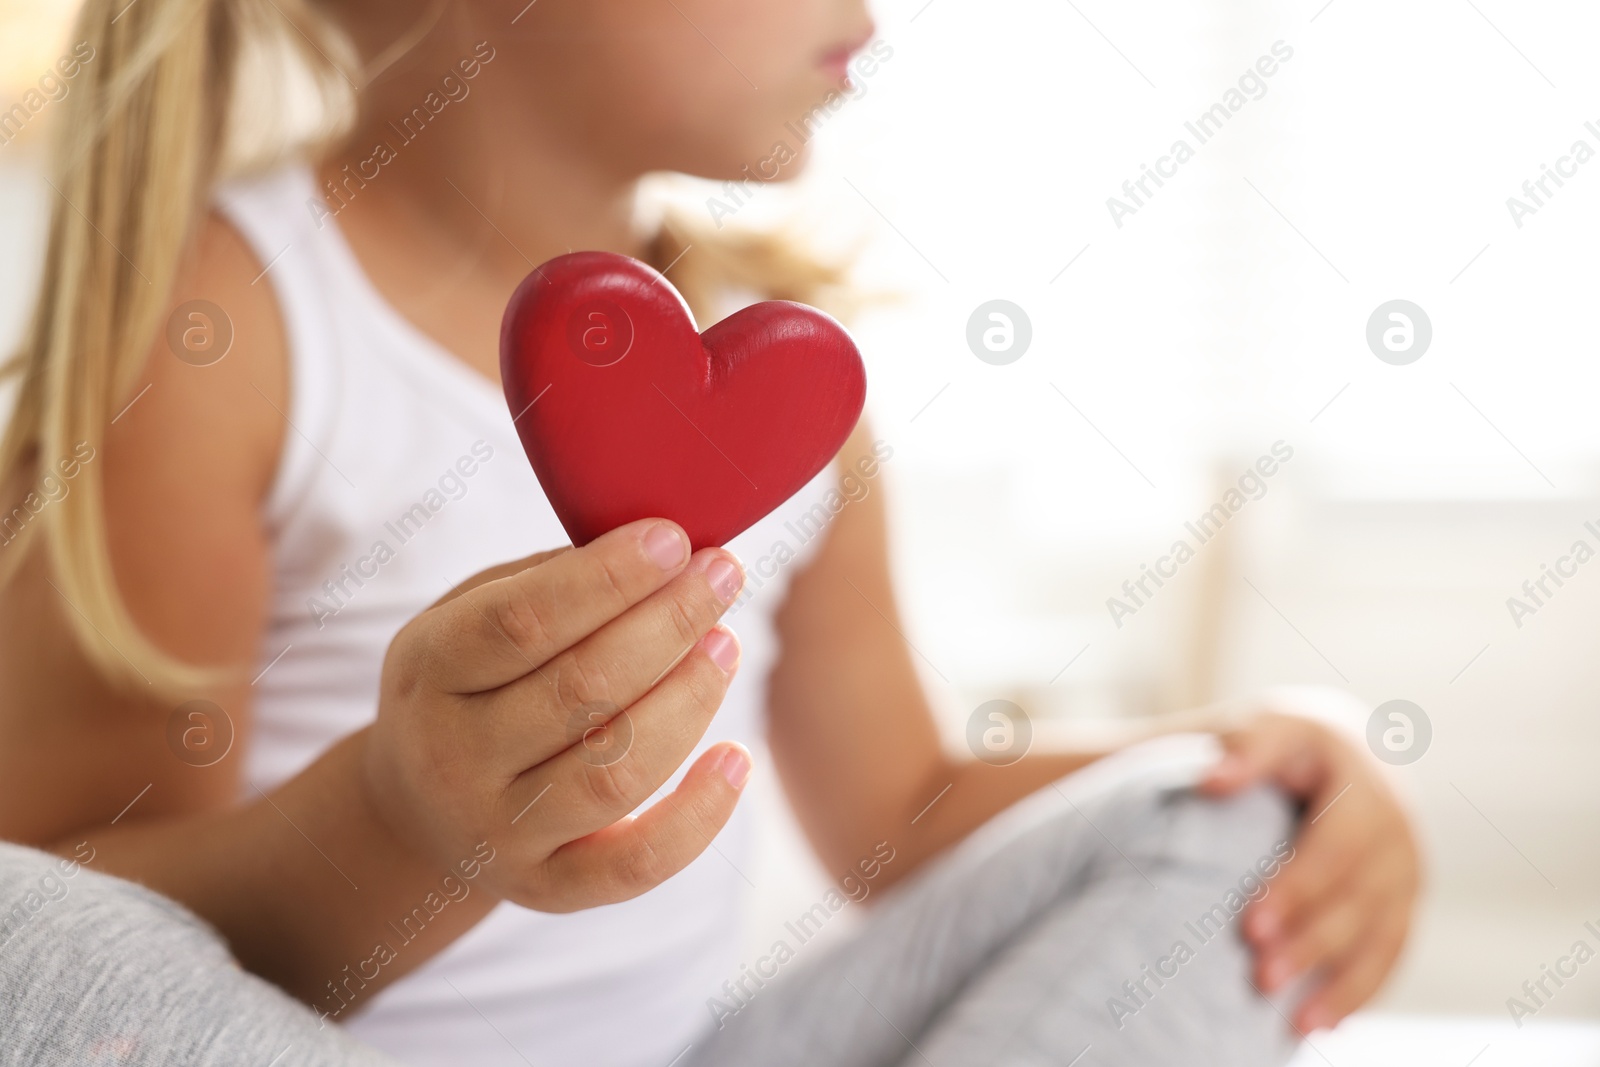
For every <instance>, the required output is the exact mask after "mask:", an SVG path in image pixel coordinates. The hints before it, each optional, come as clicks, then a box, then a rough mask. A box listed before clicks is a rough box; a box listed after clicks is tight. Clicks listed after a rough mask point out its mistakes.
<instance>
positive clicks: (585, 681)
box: [472, 549, 743, 775]
mask: <svg viewBox="0 0 1600 1067" xmlns="http://www.w3.org/2000/svg"><path fill="white" fill-rule="evenodd" d="M742 584H743V577H742V575H741V574H740V571H739V565H738V562H737V561H736V560H735V559H734V557H733V556H732V555H731V554H729V553H727V552H723V551H721V550H720V549H705V550H703V551H701V552H700V553H698V554H697V555H696V556H695V558H694V560H693V561H692V562H691V563H690V564H689V566H688V568H686V569H685V570H684V571H683V572H682V573H680V574H679V575H678V576H677V577H676V578H674V579H672V581H670V582H668V583H667V585H666V586H664V587H663V588H661V589H658V590H656V592H654V593H652V594H651V595H650V596H648V597H646V598H645V599H644V600H642V601H640V602H639V603H637V604H635V605H634V606H633V607H631V608H629V609H628V610H627V611H625V612H623V613H622V614H621V615H619V616H618V617H617V618H615V619H613V620H611V621H610V622H608V623H606V624H605V625H604V626H602V627H600V628H599V629H598V630H596V631H595V632H594V633H592V634H590V635H589V636H588V637H585V638H584V639H583V640H581V641H579V642H578V643H577V644H576V645H574V646H573V647H571V648H569V649H567V650H566V651H565V652H562V653H561V654H560V655H558V656H556V657H555V658H554V659H552V660H550V662H548V663H546V664H545V665H544V666H543V667H542V668H541V669H540V671H539V673H538V674H537V675H528V676H526V677H524V678H520V679H518V680H517V681H515V682H513V683H512V684H510V685H507V686H502V687H501V688H499V689H497V690H495V691H494V692H491V693H486V694H484V695H483V696H481V697H479V698H478V700H477V702H476V707H475V708H474V709H473V711H472V716H473V718H474V720H475V721H476V722H477V723H479V724H480V726H481V728H482V734H481V741H480V743H481V744H482V745H483V747H484V757H485V758H486V759H490V760H492V761H494V763H495V764H496V765H497V766H499V767H502V768H504V769H506V770H507V772H508V773H509V774H513V775H514V774H520V773H521V772H522V771H524V770H527V769H528V768H529V767H532V766H535V765H537V764H539V763H542V762H543V761H545V760H547V759H549V758H551V757H552V756H554V755H555V754H556V753H558V752H560V751H561V750H562V749H564V748H566V747H567V746H568V745H571V744H573V743H574V741H576V740H577V739H578V737H579V736H581V734H582V732H583V731H585V730H588V729H592V728H595V727H599V726H603V725H604V724H605V722H606V721H607V720H609V719H610V718H611V717H612V716H613V715H615V714H616V712H617V710H618V709H620V708H627V707H631V706H632V705H633V704H634V702H635V701H637V700H639V699H641V698H642V697H643V696H644V695H645V694H646V693H647V692H649V691H650V688H651V687H652V686H654V685H655V684H656V683H657V682H658V681H660V680H661V678H662V677H663V676H664V675H666V674H667V672H668V671H669V670H671V669H672V667H673V666H674V665H675V664H676V663H677V662H678V661H679V660H681V659H682V658H683V657H684V655H685V654H686V653H687V652H688V651H689V650H690V649H691V648H693V647H694V646H695V644H696V643H698V642H699V641H700V640H701V639H702V638H704V637H705V636H706V634H708V633H710V632H711V629H712V627H713V626H715V625H716V623H717V620H718V619H719V618H721V617H722V614H723V613H724V612H725V611H727V610H728V607H729V605H731V604H732V603H733V600H734V597H736V596H737V595H738V593H739V589H740V587H741V586H742ZM574 731H576V733H575V732H574Z"/></svg>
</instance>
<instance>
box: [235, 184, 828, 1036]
mask: <svg viewBox="0 0 1600 1067" xmlns="http://www.w3.org/2000/svg"><path fill="white" fill-rule="evenodd" d="M320 202H321V201H320V200H319V199H318V194H317V188H316V185H315V181H314V178H313V176H312V172H311V171H310V170H309V169H308V168H306V167H304V166H292V167H287V168H284V169H281V170H278V171H275V172H272V173H270V174H267V175H265V176H263V177H259V178H254V179H251V180H248V181H240V182H235V183H231V184H229V185H227V186H225V187H224V188H223V189H222V190H221V191H220V192H219V194H218V205H219V208H220V209H221V210H222V212H223V213H224V215H225V216H226V217H227V218H228V219H229V220H230V221H231V222H232V223H233V224H234V225H235V226H236V227H237V228H238V229H239V230H240V232H241V233H242V234H243V235H244V236H245V238H246V239H247V240H248V241H249V243H250V244H251V246H252V248H253V249H254V251H255V253H256V255H257V256H258V257H260V261H261V262H262V263H263V264H270V267H269V269H268V270H267V272H266V278H267V280H269V281H270V282H271V283H272V286H273V289H274V292H275V293H276V296H277V300H278V304H279V306H280V308H281V311H282V314H283V317H284V325H285V328H286V337H287V342H288V349H289V367H290V389H289V396H290V400H289V404H288V409H287V410H286V412H285V414H286V416H287V418H288V421H289V423H290V424H291V428H289V429H288V431H287V432H286V434H285V437H284V447H283V455H282V457H281V459H280V461H279V465H278V470H277V475H276V480H275V482H274V484H273V486H272V489H271V492H270V495H269V497H268V500H267V502H266V521H267V524H268V526H269V529H270V531H271V535H272V557H273V562H272V567H273V596H272V603H271V608H270V618H269V620H268V622H267V626H266V630H265V634H264V637H263V643H262V646H261V650H260V656H259V660H258V665H257V667H256V670H258V671H260V672H262V673H261V676H260V677H259V678H258V679H257V681H256V682H255V684H254V690H253V691H254V695H255V705H254V728H253V730H252V734H251V738H250V743H249V747H248V751H247V752H246V763H245V766H246V777H247V779H248V785H247V786H246V789H245V793H246V795H247V796H253V793H252V792H251V790H250V787H251V786H253V787H256V788H260V789H263V790H265V789H270V788H272V787H274V786H276V785H278V784H280V783H281V782H283V781H284V780H285V779H287V778H290V777H292V776H293V775H295V774H296V773H298V772H299V771H300V770H301V769H302V768H304V767H305V766H306V765H307V764H309V763H310V762H311V761H312V760H313V759H315V758H316V756H317V755H318V754H319V753H321V752H322V751H323V750H324V749H326V748H327V747H328V746H329V745H330V744H331V743H332V742H333V741H335V740H336V739H338V738H339V737H342V736H344V735H346V734H348V733H350V732H351V731H353V730H356V729H358V728H360V727H361V726H363V725H365V724H367V723H369V722H371V721H372V719H373V716H374V714H375V709H376V703H377V694H378V675H379V668H380V665H381V664H382V661H383V655H384V650H385V649H386V648H387V646H388V644H389V640H390V639H391V638H392V637H393V636H394V634H395V632H396V631H397V630H399V628H400V627H401V625H402V624H404V623H405V622H406V621H407V620H408V619H409V618H411V616H413V615H415V614H416V613H417V612H419V611H421V610H422V609H423V608H425V607H426V606H427V605H428V604H430V603H432V602H433V601H434V600H436V599H438V598H439V597H440V596H442V595H444V594H445V593H446V592H447V591H448V590H449V589H450V588H451V587H452V586H453V585H455V584H456V583H457V582H459V581H461V580H462V579H464V578H466V577H468V576H470V575H472V574H474V573H475V572H477V571H479V570H482V569H484V568H486V567H489V566H492V565H495V564H499V563H503V562H506V561H508V560H513V559H517V558H519V557H522V556H526V555H528V554H530V553H532V552H536V551H539V550H542V549H547V548H552V547H555V546H558V545H563V544H566V543H567V540H568V539H567V536H566V534H565V533H564V532H563V531H562V529H561V525H560V523H559V522H557V520H556V517H555V514H554V513H553V512H552V511H551V508H550V505H549V503H548V502H547V501H546V500H545V497H544V494H543V492H541V491H540V488H539V483H538V481H537V480H536V479H535V478H534V476H533V473H532V470H531V469H530V468H529V465H528V463H527V461H526V459H525V458H524V456H523V453H522V449H521V446H520V443H519V442H518V440H517V435H516V433H515V430H514V429H513V427H512V423H511V416H510V413H509V412H508V410H507V408H506V403H505V400H504V399H503V397H502V395H501V392H500V389H499V388H498V386H496V385H495V384H494V383H491V382H489V381H488V380H486V379H485V378H483V377H482V376H481V375H479V374H477V373H476V372H474V371H472V370H471V369H470V368H468V367H467V366H466V365H465V364H464V363H462V362H460V361H459V360H457V359H456V358H455V357H453V356H452V355H451V354H450V353H448V352H447V351H445V350H444V349H442V348H441V347H440V346H439V345H438V344H436V343H435V342H434V341H433V340H431V339H430V338H429V337H427V336H426V335H424V334H423V333H422V332H421V331H420V330H419V329H418V328H416V327H415V326H413V325H412V324H411V323H410V322H409V321H408V320H407V319H406V318H405V316H404V314H403V309H401V310H397V309H396V308H394V307H393V306H391V305H390V304H388V303H387V302H386V301H385V300H384V298H383V297H382V296H381V295H379V293H378V292H377V290H376V289H375V288H374V287H373V285H372V284H371V282H370V281H369V280H368V278H367V277H366V275H365V274H364V272H363V271H362V269H361V267H360V264H359V262H358V261H357V260H356V258H355V256H354V255H353V253H352V252H351V250H350V248H349V246H348V245H347V244H346V243H345V241H344V239H343V237H342V236H341V234H340V233H339V230H338V228H337V226H336V225H335V224H334V223H333V220H331V219H328V218H324V219H323V220H322V225H321V227H320V228H319V227H318V226H317V225H316V224H315V222H314V220H313V216H312V213H311V210H310V206H309V205H311V204H312V203H318V204H320ZM508 295H509V294H508ZM702 325H704V324H702ZM834 485H835V481H834V475H833V473H832V472H831V471H824V472H823V473H821V474H819V475H818V476H817V478H816V479H814V480H813V481H812V482H811V483H810V484H809V485H808V486H806V488H805V489H803V490H802V491H801V492H800V493H799V494H797V495H796V496H795V497H794V498H793V499H791V500H790V501H789V502H788V503H786V504H785V505H783V506H782V507H780V508H779V509H778V510H777V511H775V512H774V513H773V514H772V515H770V516H768V517H767V518H766V519H764V520H763V521H762V522H760V523H758V524H757V525H756V526H755V527H753V528H752V529H750V530H749V531H746V532H745V533H744V534H742V535H741V536H739V537H738V538H736V539H735V540H734V541H733V542H732V543H730V544H729V545H728V547H729V548H730V549H731V550H732V551H734V552H736V553H737V554H738V555H739V557H740V558H741V559H742V560H744V562H745V564H746V566H747V568H749V569H750V571H751V576H750V579H749V586H748V587H747V588H749V589H753V590H754V593H753V595H752V596H750V598H749V599H748V600H747V601H744V602H741V603H740V604H738V605H736V610H735V613H734V614H733V616H732V617H731V618H730V620H729V622H730V624H731V625H732V626H733V628H734V629H735V631H736V632H737V633H738V634H739V637H740V639H741V641H742V643H743V657H744V658H743V664H742V666H741V668H740V672H739V674H738V676H737V678H736V679H735V680H734V682H733V685H732V688H731V690H730V691H729V693H728V696H727V699H726V701H725V702H724V704H723V706H722V709H721V711H720V712H719V713H718V714H717V717H716V719H715V721H714V722H713V724H712V726H711V729H710V731H709V733H708V735H707V737H706V739H705V741H704V742H703V743H702V745H701V749H700V750H697V751H696V755H698V753H699V751H701V750H703V749H704V748H705V747H706V746H707V745H710V744H712V743H714V742H716V741H719V740H724V739H732V740H737V741H740V742H743V743H744V744H746V745H751V746H754V745H755V744H757V743H758V742H759V740H760V733H761V722H760V719H761V715H760V708H761V705H762V702H763V695H764V691H765V683H766V676H767V674H768V671H769V669H770V668H771V666H772V663H773V659H774V656H775V654H776V651H777V649H776V637H775V634H774V632H773V625H772V615H773V611H774V609H775V608H776V606H777V604H778V603H779V602H780V601H781V599H782V596H783V592H784V589H785V587H786V585H787V583H788V581H789V578H790V577H791V575H792V574H793V573H794V570H795V568H796V567H799V566H801V565H802V563H803V557H804V556H805V555H806V554H807V552H808V550H809V549H811V548H813V547H814V543H815V537H814V535H813V534H812V531H814V530H815V529H816V527H815V524H814V523H813V522H810V521H805V520H803V519H802V516H805V517H806V519H809V516H808V515H807V512H809V511H813V507H814V505H815V504H817V503H818V502H819V501H821V500H822V498H823V496H824V494H826V493H828V492H829V490H831V489H833V487H834ZM813 513H814V512H813ZM807 535H811V536H809V538H808V536H807ZM808 540H809V543H806V542H807V541H808ZM780 546H782V547H780ZM790 557H800V558H793V559H791V558H790ZM780 561H781V565H779V564H780ZM674 784H676V776H675V777H674V780H673V782H671V783H669V784H668V788H670V787H671V786H672V785H674ZM749 819H750V813H749V812H748V811H746V810H745V808H744V805H741V807H740V809H739V811H738V812H736V813H735V815H734V817H733V819H732V821H731V822H730V823H729V825H728V827H727V828H726V829H725V830H724V831H723V832H722V834H721V835H720V836H719V837H718V838H717V840H716V845H715V847H714V848H708V849H707V850H706V852H705V853H704V854H703V855H702V856H701V857H700V858H699V859H697V860H696V861H695V862H694V863H692V864H691V865H690V866H689V867H688V868H687V869H686V870H685V871H683V872H682V873H681V874H679V875H678V876H677V877H676V878H673V879H671V880H670V881H668V882H667V883H665V884H664V885H662V886H659V887H658V888H656V889H655V890H653V891H651V892H649V893H646V894H645V895H643V896H642V897H639V898H637V899H635V900H632V901H628V902H626V903H622V904H616V905H611V906H608V907H603V908H595V909H592V910H590V911H584V912H579V913H577V914H574V915H546V914H541V913H538V912H533V911H527V910H524V909H522V908H519V907H516V906H514V905H511V904H500V905H499V906H497V907H496V908H495V909H494V910H493V911H492V912H491V913H490V914H489V915H488V917H486V918H485V919H484V920H483V921H482V922H481V923H479V924H478V925H477V926H476V927H474V928H473V929H472V930H471V931H470V932H469V933H467V934H466V935H465V936H464V937H462V938H461V939H460V940H458V941H456V942H455V943H454V944H453V945H451V946H450V947H449V948H448V949H446V950H445V951H444V952H442V953H441V954H439V955H438V956H436V957H435V958H433V959H432V960H430V961H429V962H428V963H426V964H425V965H424V966H422V967H421V968H420V969H419V970H417V971H415V972H414V973H412V974H410V975H408V976H406V977H404V978H402V979H400V980H399V981H397V982H396V983H395V984H393V985H392V986H390V987H389V988H388V989H386V990H384V991H383V992H382V993H381V994H379V995H378V996H377V997H375V998H373V1000H372V1001H371V1002H370V1005H369V1006H368V1007H366V1008H365V1009H364V1010H363V1011H361V1012H360V1013H359V1014H354V1015H353V1016H352V1015H350V1014H347V1015H345V1016H343V1017H341V1018H340V1021H341V1022H345V1023H346V1024H347V1025H348V1028H349V1029H350V1030H351V1031H352V1032H353V1033H354V1034H356V1035H357V1036H358V1037H360V1038H362V1039H363V1040H366V1041H368V1042H370V1043H372V1044H374V1045H376V1046H378V1047H379V1048H381V1049H383V1050H385V1051H387V1052H389V1053H390V1054H392V1055H394V1056H395V1057H397V1058H399V1059H401V1060H402V1061H404V1062H407V1063H412V1064H419V1065H435V1064H437V1065H441V1067H442V1065H446V1064H449V1065H455V1064H473V1065H475V1067H493V1065H497V1064H507V1065H517V1067H526V1064H529V1063H533V1064H538V1065H540V1067H544V1065H547V1064H549V1065H568V1064H580V1063H581V1064H583V1065H585V1067H665V1065H666V1064H667V1063H669V1062H672V1061H673V1059H674V1057H676V1056H677V1055H678V1054H679V1053H681V1052H682V1051H683V1050H684V1048H685V1047H686V1046H687V1045H689V1044H690V1043H691V1042H692V1041H693V1040H694V1038H695V1035H696V1033H697V1032H698V1031H700V1030H701V1029H703V1028H705V1027H706V1026H708V1025H709V1023H710V1021H711V1015H710V1012H709V1011H708V1009H707V1007H706V1000H707V997H709V996H711V995H713V994H714V993H717V992H718V991H719V989H720V987H721V985H722V983H723V982H724V980H726V979H729V978H736V977H737V975H738V960H737V950H738V947H739V931H740V917H741V912H742V905H743V900H742V897H743V892H744V890H745V889H746V888H747V885H746V879H745V876H744V874H743V873H742V871H741V868H745V867H747V866H748V859H747V857H748V854H749V849H748V848H747V845H748V844H749V837H750V832H751V831H750V826H749ZM462 859H463V860H466V859H468V857H462ZM436 899H437V898H436ZM417 903H418V904H419V905H420V904H423V901H422V900H420V899H419V900H418V902H417ZM445 906H449V905H448V904H446V905H445ZM395 918H396V919H398V918H400V917H399V916H396V917H395ZM394 945H395V949H396V951H397V954H403V953H404V951H405V948H404V947H403V945H401V944H400V943H399V938H398V937H397V938H396V939H395V942H394ZM355 962H356V961H352V963H355ZM329 977H330V978H334V977H336V976H333V975H330V976H329ZM334 1006H336V1002H335V1001H333V1000H332V999H331V997H330V1000H329V1001H328V1003H327V1004H326V1005H325V1010H328V1009H331V1008H332V1007H334Z"/></svg>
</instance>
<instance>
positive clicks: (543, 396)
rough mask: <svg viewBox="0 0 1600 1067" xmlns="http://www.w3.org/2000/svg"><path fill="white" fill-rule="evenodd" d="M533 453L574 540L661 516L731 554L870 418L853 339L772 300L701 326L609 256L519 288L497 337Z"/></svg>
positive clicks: (570, 259) (540, 274) (554, 269)
mask: <svg viewBox="0 0 1600 1067" xmlns="http://www.w3.org/2000/svg"><path fill="white" fill-rule="evenodd" d="M500 377H501V381H502V382H503V383H504V385H505V392H506V401H507V403H508V404H509V405H510V408H511V414H512V417H513V418H514V419H515V420H516V426H517V432H518V434H519V435H520V436H521V437H522V447H523V449H524V450H525V451H526V452H527V453H528V460H529V461H530V462H531V463H532V464H533V470H534V473H535V474H536V475H538V477H539V484H540V485H542V486H543V487H544V491H545V495H546V496H547V497H549V499H550V504H551V506H552V507H553V508H554V509H555V513H556V516H557V517H558V518H559V519H560V520H561V525H562V526H564V527H565V528H566V531H567V534H568V535H569V536H570V537H571V538H572V543H573V544H574V545H582V544H586V543H588V542H589V541H591V540H593V539H594V538H596V537H598V536H599V535H600V534H602V533H605V532H606V531H607V530H610V529H614V528H615V527H617V526H620V525H622V524H623V523H626V522H632V521H633V520H635V519H642V518H645V517H648V516H652V515H657V516H661V517H663V518H668V519H672V520H673V521H675V522H677V523H679V524H680V525H681V526H682V527H683V528H684V529H685V530H686V531H687V532H688V534H689V541H690V543H691V544H692V545H693V546H694V547H695V548H696V549H699V548H704V547H706V546H708V545H721V544H724V543H726V542H727V541H729V540H731V539H732V538H733V537H734V536H735V535H737V534H738V533H740V532H741V531H743V530H745V529H746V528H748V527H749V526H750V525H751V524H752V523H754V522H755V521H756V520H758V519H760V518H761V517H762V516H763V515H766V514H767V513H768V512H770V511H771V510H772V509H773V508H775V507H777V506H778V505H779V504H781V503H783V501H785V500H787V499H788V498H789V497H790V496H793V495H794V493H795V492H797V491H798V490H799V489H800V487H801V486H803V485H805V484H806V482H808V481H810V480H811V478H812V477H813V476H814V475H815V474H816V473H817V472H818V471H820V470H821V469H822V468H823V467H824V466H826V465H827V463H828V462H829V461H830V460H831V459H832V458H833V457H834V455H835V454H836V453H837V452H838V451H839V449H840V447H841V446H842V445H843V444H844V442H845V438H846V437H848V436H849V434H850V431H851V429H852V428H853V427H854V426H855V424H856V420H857V419H858V418H860V416H861V408H862V404H863V403H864V402H865V399H866V389H867V379H866V371H865V369H864V368H863V367H862V365H861V355H860V353H858V352H857V351H856V346H855V344H854V342H852V341H851V340H850V335H849V334H848V333H846V332H845V330H844V327H842V326H840V325H839V324H838V323H837V322H835V321H834V320H833V319H832V318H830V317H829V316H827V315H825V314H823V313H822V312H820V311H817V310H815V309H814V308H809V307H806V306H805V305H803V304H795V303H791V302H789V301H783V300H774V301H768V302H766V303H761V304H753V305H751V306H750V307H747V308H745V309H744V310H742V311H739V312H736V313H735V314H733V315H730V316H729V317H728V318H726V319H724V320H722V321H721V322H719V323H717V324H716V325H715V326H713V327H711V328H710V329H709V330H707V331H706V332H705V333H703V334H702V333H696V332H695V324H694V319H693V317H692V316H691V315H690V313H689V308H688V306H687V305H686V304H685V303H684V302H683V298H682V297H681V296H679V295H678V292H677V290H675V289H673V288H672V286H671V284H669V283H668V282H667V280H666V279H665V278H663V277H662V276H661V275H660V274H658V273H656V272H655V271H654V270H652V269H650V268H649V267H647V266H645V265H644V264H643V263H640V262H638V261H637V260H633V259H629V258H628V257H627V256H619V255H615V254H612V253H609V252H575V253H572V254H571V255H565V256H558V257H557V258H555V259H552V260H551V261H550V262H548V263H546V264H544V266H542V267H539V268H537V269H535V270H534V272H533V273H532V274H529V275H528V276H527V278H525V279H523V282H522V284H521V285H519V286H518V287H517V291H516V292H515V293H514V294H512V297H511V302H510V303H509V304H508V305H507V306H506V314H505V319H504V320H503V322H502V324H501V328H500Z"/></svg>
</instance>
